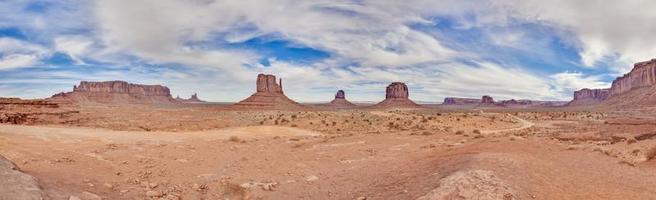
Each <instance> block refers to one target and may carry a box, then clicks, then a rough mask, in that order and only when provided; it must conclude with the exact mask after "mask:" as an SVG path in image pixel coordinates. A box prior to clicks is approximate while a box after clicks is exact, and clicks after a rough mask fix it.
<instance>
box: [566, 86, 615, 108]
mask: <svg viewBox="0 0 656 200" xmlns="http://www.w3.org/2000/svg"><path fill="white" fill-rule="evenodd" d="M608 97H610V89H588V88H583V89H581V90H578V91H574V99H573V100H572V101H570V102H569V103H567V105H568V106H586V105H593V104H597V103H599V102H602V101H604V100H606V99H608Z"/></svg>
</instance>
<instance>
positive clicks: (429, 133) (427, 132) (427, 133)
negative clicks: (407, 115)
mask: <svg viewBox="0 0 656 200" xmlns="http://www.w3.org/2000/svg"><path fill="white" fill-rule="evenodd" d="M433 134H435V133H433V132H429V131H424V132H421V135H433Z"/></svg>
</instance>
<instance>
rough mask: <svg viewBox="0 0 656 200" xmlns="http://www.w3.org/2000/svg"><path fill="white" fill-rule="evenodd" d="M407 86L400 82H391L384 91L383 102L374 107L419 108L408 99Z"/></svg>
mask: <svg viewBox="0 0 656 200" xmlns="http://www.w3.org/2000/svg"><path fill="white" fill-rule="evenodd" d="M409 96H410V95H409V92H408V86H407V85H405V83H402V82H393V83H391V84H390V85H388V86H387V88H386V89H385V100H383V101H381V102H380V103H378V104H376V105H374V107H408V108H418V107H421V106H420V105H419V104H416V103H415V102H413V101H412V100H410V98H409Z"/></svg>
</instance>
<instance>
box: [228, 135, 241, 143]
mask: <svg viewBox="0 0 656 200" xmlns="http://www.w3.org/2000/svg"><path fill="white" fill-rule="evenodd" d="M230 141H231V142H240V141H241V139H239V137H237V136H236V135H233V136H230Z"/></svg>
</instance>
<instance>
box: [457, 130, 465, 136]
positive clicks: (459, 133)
mask: <svg viewBox="0 0 656 200" xmlns="http://www.w3.org/2000/svg"><path fill="white" fill-rule="evenodd" d="M462 134H465V131H463V130H458V131H456V135H462Z"/></svg>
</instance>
